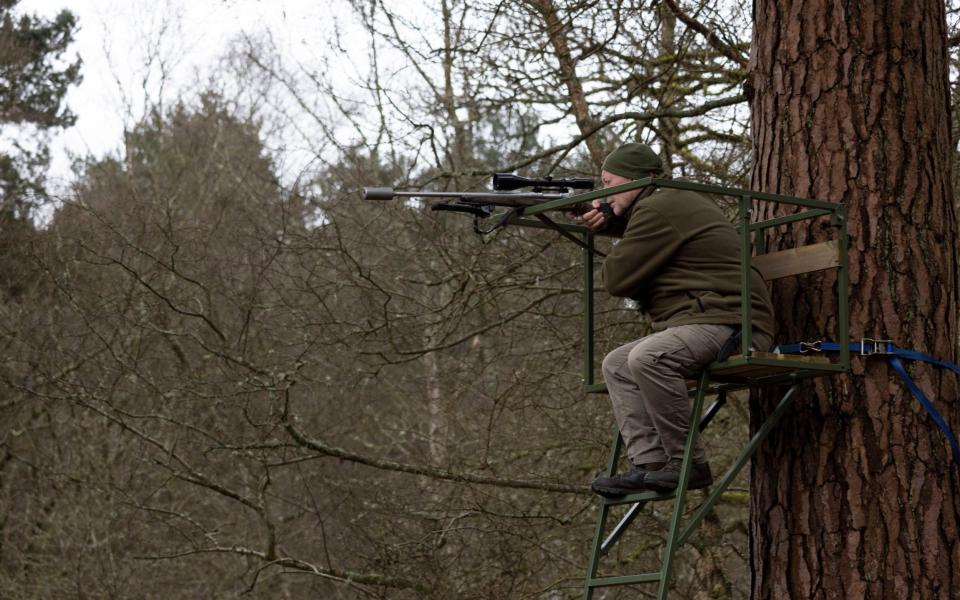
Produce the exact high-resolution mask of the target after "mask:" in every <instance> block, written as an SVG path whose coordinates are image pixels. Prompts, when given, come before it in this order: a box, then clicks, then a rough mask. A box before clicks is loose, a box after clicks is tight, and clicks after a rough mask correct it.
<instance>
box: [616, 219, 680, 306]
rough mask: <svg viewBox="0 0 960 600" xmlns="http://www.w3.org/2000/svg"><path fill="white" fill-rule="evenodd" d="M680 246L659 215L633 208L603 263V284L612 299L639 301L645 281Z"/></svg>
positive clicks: (673, 233) (672, 231)
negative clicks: (622, 232) (625, 226)
mask: <svg viewBox="0 0 960 600" xmlns="http://www.w3.org/2000/svg"><path fill="white" fill-rule="evenodd" d="M682 242H683V240H682V238H681V236H680V232H678V231H677V229H676V228H675V227H674V226H673V225H672V224H671V223H670V222H669V221H668V220H667V219H665V218H664V217H663V216H662V215H661V214H660V213H658V212H657V211H655V210H652V209H650V208H647V207H644V206H636V207H634V209H633V212H632V214H631V215H630V221H629V223H628V224H627V229H626V231H625V232H624V234H623V239H622V240H620V241H619V242H618V243H616V244H615V245H614V246H613V249H612V250H611V251H610V253H609V254H608V255H607V258H606V260H604V261H603V284H604V286H605V287H606V288H607V291H608V292H610V294H611V295H613V296H619V297H623V298H641V297H643V296H644V294H643V288H644V286H645V285H646V284H647V283H648V282H649V280H650V279H651V278H652V277H653V276H654V275H655V274H656V273H657V272H658V271H659V270H660V269H661V268H663V266H664V265H665V264H666V263H667V262H668V261H669V260H670V258H671V257H672V256H673V255H674V253H675V252H676V251H677V249H678V248H679V247H680V244H681V243H682Z"/></svg>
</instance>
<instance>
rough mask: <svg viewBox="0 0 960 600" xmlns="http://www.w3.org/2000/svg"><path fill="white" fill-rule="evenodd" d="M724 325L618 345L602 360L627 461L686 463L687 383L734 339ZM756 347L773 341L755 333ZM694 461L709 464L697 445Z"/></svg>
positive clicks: (669, 331) (679, 328) (667, 331)
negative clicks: (683, 461)
mask: <svg viewBox="0 0 960 600" xmlns="http://www.w3.org/2000/svg"><path fill="white" fill-rule="evenodd" d="M733 332H734V329H733V328H732V327H728V326H726V325H680V326H677V327H670V328H668V329H665V330H664V331H659V332H657V333H654V334H651V335H648V336H647V337H644V338H641V339H639V340H636V341H634V342H630V343H629V344H626V345H623V346H620V347H619V348H617V349H616V350H614V351H613V352H611V353H610V354H608V355H607V356H606V358H604V359H603V379H604V381H606V384H607V391H608V392H609V393H610V401H611V402H612V403H613V414H614V416H615V417H616V419H617V425H618V426H619V427H620V434H621V435H622V436H623V441H624V446H625V447H626V449H627V456H629V457H630V460H631V462H633V464H635V465H640V464H645V463H659V462H666V461H667V460H668V459H671V458H683V449H684V446H685V445H686V442H687V432H688V431H689V428H690V411H691V409H692V402H691V401H690V399H689V397H688V395H687V384H686V380H687V379H690V378H694V377H696V375H697V374H698V373H699V372H700V371H702V370H703V368H704V367H706V366H707V365H708V364H710V363H711V362H713V361H714V360H716V358H717V354H718V353H719V352H720V347H721V346H723V343H724V342H726V341H727V339H728V338H729V337H730V336H731V335H733ZM753 342H754V343H753V347H754V348H759V349H763V350H767V349H768V348H769V347H770V343H771V340H770V338H769V337H768V336H766V335H763V334H760V333H757V332H754V335H753ZM693 458H694V461H695V462H697V463H702V462H705V461H706V453H705V451H704V449H703V445H702V444H701V443H700V442H699V440H698V442H697V446H696V449H695V451H694V455H693Z"/></svg>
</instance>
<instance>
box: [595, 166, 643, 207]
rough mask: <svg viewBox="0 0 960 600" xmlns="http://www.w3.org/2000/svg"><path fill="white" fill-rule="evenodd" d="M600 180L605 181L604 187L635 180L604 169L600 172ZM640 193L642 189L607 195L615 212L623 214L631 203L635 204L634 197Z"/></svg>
mask: <svg viewBox="0 0 960 600" xmlns="http://www.w3.org/2000/svg"><path fill="white" fill-rule="evenodd" d="M600 181H601V183H603V187H604V188H609V187H613V186H615V185H620V184H622V183H629V182H631V181H633V180H632V179H627V178H626V177H623V176H622V175H617V174H615V173H611V172H610V171H603V172H601V173H600ZM639 193H640V190H630V191H629V192H620V193H619V194H614V195H613V196H607V202H609V203H610V205H611V206H612V207H613V212H614V214H617V215H622V214H623V213H625V212H627V209H628V208H630V205H631V204H633V199H634V198H636V197H637V194H639Z"/></svg>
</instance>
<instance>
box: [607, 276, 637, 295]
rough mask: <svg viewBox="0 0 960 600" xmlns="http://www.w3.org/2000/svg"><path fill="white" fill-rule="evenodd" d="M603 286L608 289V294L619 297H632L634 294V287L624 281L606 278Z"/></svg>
mask: <svg viewBox="0 0 960 600" xmlns="http://www.w3.org/2000/svg"><path fill="white" fill-rule="evenodd" d="M603 287H604V288H605V289H606V290H607V293H608V294H610V295H611V296H615V297H617V298H631V297H633V295H634V294H633V287H632V286H629V285H627V284H626V283H625V282H623V281H609V280H607V279H604V281H603Z"/></svg>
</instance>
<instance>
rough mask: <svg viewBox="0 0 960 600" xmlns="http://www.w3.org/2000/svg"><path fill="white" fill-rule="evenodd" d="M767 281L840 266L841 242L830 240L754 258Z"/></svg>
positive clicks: (755, 264) (754, 262)
mask: <svg viewBox="0 0 960 600" xmlns="http://www.w3.org/2000/svg"><path fill="white" fill-rule="evenodd" d="M753 266H754V267H756V269H757V270H758V271H760V273H761V274H762V275H763V279H764V280H765V281H771V280H774V279H779V278H781V277H789V276H790V275H799V274H801V273H812V272H813V271H822V270H823V269H829V268H831V267H839V266H840V242H839V241H837V240H830V241H829V242H821V243H819V244H811V245H809V246H800V247H799V248H791V249H789V250H779V251H777V252H770V253H769V254H761V255H760V256H755V257H753Z"/></svg>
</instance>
